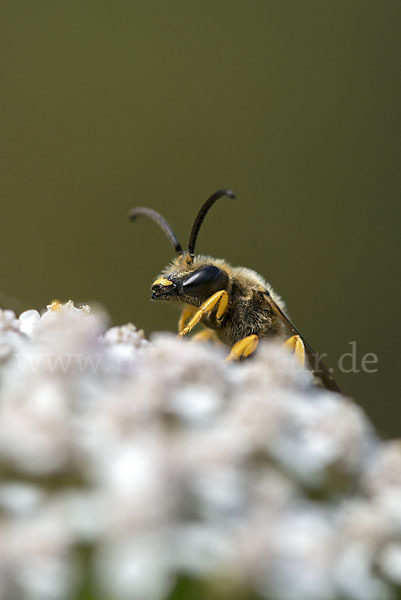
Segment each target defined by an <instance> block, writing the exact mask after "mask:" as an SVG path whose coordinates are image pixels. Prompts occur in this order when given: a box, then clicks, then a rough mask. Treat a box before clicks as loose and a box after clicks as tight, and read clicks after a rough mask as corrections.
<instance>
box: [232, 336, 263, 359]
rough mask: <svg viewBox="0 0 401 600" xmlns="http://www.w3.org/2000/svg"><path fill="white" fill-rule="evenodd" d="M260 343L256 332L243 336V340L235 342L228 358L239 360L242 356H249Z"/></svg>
mask: <svg viewBox="0 0 401 600" xmlns="http://www.w3.org/2000/svg"><path fill="white" fill-rule="evenodd" d="M258 343H259V338H258V336H257V335H255V334H253V335H248V336H247V337H244V338H242V340H239V341H238V342H235V344H234V346H233V347H232V348H231V352H230V354H229V355H228V356H227V358H226V360H238V359H239V358H241V356H249V355H250V354H252V352H254V351H255V350H256V347H257V345H258Z"/></svg>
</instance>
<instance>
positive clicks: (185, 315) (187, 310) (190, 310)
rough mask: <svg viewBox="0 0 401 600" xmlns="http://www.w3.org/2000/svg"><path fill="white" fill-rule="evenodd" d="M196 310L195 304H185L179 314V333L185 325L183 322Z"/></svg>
mask: <svg viewBox="0 0 401 600" xmlns="http://www.w3.org/2000/svg"><path fill="white" fill-rule="evenodd" d="M195 312H196V307H195V306H189V305H188V306H185V307H184V309H183V311H182V313H181V316H180V318H179V321H178V333H181V331H182V330H183V329H184V327H185V323H186V322H187V321H188V319H189V317H192V315H193V314H194V313H195Z"/></svg>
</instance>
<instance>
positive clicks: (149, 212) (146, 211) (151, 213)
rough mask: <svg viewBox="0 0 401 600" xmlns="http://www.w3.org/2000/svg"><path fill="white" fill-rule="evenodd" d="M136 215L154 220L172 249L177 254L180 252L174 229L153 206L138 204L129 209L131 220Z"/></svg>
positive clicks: (180, 248)
mask: <svg viewBox="0 0 401 600" xmlns="http://www.w3.org/2000/svg"><path fill="white" fill-rule="evenodd" d="M138 215H144V216H145V217H149V219H152V221H155V222H156V223H157V224H158V225H159V227H160V228H161V229H162V230H163V231H164V233H165V234H166V236H167V237H168V239H169V240H170V242H171V244H172V245H173V247H174V250H175V251H176V252H178V254H182V253H183V250H182V246H181V244H180V242H179V241H178V240H177V237H176V235H175V233H174V231H173V230H172V228H171V225H170V223H169V222H168V221H166V219H165V218H164V217H162V216H161V214H160V213H158V212H157V211H156V210H153V208H146V207H145V206H138V207H136V208H133V209H132V210H130V211H129V218H130V219H132V220H133V221H134V220H135V219H136V217H137V216H138Z"/></svg>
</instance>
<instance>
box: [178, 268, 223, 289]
mask: <svg viewBox="0 0 401 600" xmlns="http://www.w3.org/2000/svg"><path fill="white" fill-rule="evenodd" d="M226 278H227V275H226V273H225V272H224V271H222V270H221V269H218V268H217V267H215V266H213V265H207V266H206V267H201V268H200V269H198V270H197V271H194V272H193V273H191V274H190V275H188V277H187V279H185V280H184V281H183V284H182V287H183V290H184V292H185V293H187V294H190V295H194V294H199V293H207V292H208V291H209V290H210V287H212V288H214V287H215V286H216V287H219V283H221V284H223V282H225V281H226Z"/></svg>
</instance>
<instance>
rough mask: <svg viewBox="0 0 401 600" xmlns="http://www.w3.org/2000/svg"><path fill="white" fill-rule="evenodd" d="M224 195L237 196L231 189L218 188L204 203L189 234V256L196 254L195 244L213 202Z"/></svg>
mask: <svg viewBox="0 0 401 600" xmlns="http://www.w3.org/2000/svg"><path fill="white" fill-rule="evenodd" d="M223 196H228V197H229V198H235V194H234V192H233V191H231V190H218V191H217V192H215V193H214V194H212V195H211V196H210V198H208V199H207V200H206V202H205V203H204V204H203V206H202V207H201V209H200V211H199V212H198V215H197V217H196V219H195V221H194V224H193V225H192V231H191V235H190V236H189V242H188V252H189V256H190V257H191V258H193V257H194V255H195V244H196V240H197V238H198V233H199V229H200V227H201V225H202V223H203V220H204V218H205V217H206V215H207V213H208V212H209V210H210V208H211V207H212V206H213V204H214V203H215V202H216V200H218V199H219V198H222V197H223Z"/></svg>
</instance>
